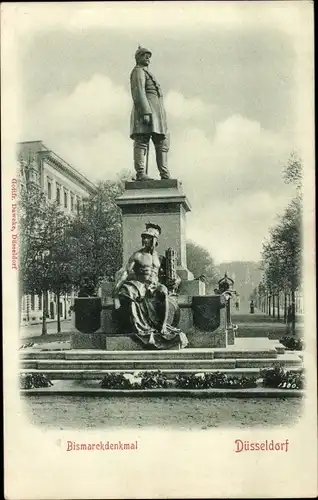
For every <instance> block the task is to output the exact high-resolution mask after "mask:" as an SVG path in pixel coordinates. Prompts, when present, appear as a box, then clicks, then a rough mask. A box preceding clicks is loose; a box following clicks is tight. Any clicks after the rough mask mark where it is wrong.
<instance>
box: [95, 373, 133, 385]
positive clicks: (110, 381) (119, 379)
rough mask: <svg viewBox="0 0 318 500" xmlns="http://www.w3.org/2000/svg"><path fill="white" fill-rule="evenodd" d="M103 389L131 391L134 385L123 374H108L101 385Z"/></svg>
mask: <svg viewBox="0 0 318 500" xmlns="http://www.w3.org/2000/svg"><path fill="white" fill-rule="evenodd" d="M100 386H101V387H102V388H103V389H131V388H132V384H131V382H130V380H128V379H127V378H126V377H125V376H124V374H123V373H107V374H106V375H105V376H104V378H103V380H102V381H101V383H100Z"/></svg>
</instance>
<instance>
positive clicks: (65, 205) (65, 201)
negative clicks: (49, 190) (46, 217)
mask: <svg viewBox="0 0 318 500" xmlns="http://www.w3.org/2000/svg"><path fill="white" fill-rule="evenodd" d="M64 208H67V191H64Z"/></svg>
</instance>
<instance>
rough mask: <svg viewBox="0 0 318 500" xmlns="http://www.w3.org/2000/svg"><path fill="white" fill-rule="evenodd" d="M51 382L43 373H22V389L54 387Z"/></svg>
mask: <svg viewBox="0 0 318 500" xmlns="http://www.w3.org/2000/svg"><path fill="white" fill-rule="evenodd" d="M52 385H53V384H52V382H51V380H49V379H48V377H47V376H46V375H44V374H43V373H21V374H20V389H37V388H39V387H50V386H52Z"/></svg>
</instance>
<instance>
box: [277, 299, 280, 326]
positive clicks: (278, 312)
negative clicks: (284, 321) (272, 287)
mask: <svg viewBox="0 0 318 500" xmlns="http://www.w3.org/2000/svg"><path fill="white" fill-rule="evenodd" d="M279 308H280V300H279V292H278V294H277V319H278V320H280V311H279Z"/></svg>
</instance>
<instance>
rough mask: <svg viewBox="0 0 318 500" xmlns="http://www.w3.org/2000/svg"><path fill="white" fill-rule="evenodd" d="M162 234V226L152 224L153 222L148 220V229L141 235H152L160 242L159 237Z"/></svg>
mask: <svg viewBox="0 0 318 500" xmlns="http://www.w3.org/2000/svg"><path fill="white" fill-rule="evenodd" d="M160 234H161V227H160V226H158V225H157V224H152V222H148V224H146V231H144V232H143V233H141V237H143V236H150V237H151V238H153V239H155V240H156V243H157V244H158V239H159V236H160Z"/></svg>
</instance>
